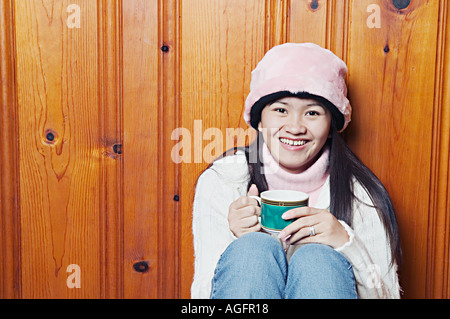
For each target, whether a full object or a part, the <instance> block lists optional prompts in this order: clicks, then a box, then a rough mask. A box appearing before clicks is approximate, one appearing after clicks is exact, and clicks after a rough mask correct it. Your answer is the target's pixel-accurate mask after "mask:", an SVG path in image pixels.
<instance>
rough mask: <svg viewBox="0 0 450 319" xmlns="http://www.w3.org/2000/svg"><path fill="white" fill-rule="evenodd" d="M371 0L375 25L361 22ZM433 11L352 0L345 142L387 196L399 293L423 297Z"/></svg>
mask: <svg viewBox="0 0 450 319" xmlns="http://www.w3.org/2000/svg"><path fill="white" fill-rule="evenodd" d="M370 4H376V5H378V6H379V8H380V12H381V16H380V17H381V28H379V29H377V28H372V29H371V28H369V27H368V25H367V23H366V21H367V19H368V17H369V15H370V13H367V8H368V6H369V5H370ZM438 9H439V2H437V1H414V2H411V4H410V5H409V7H407V8H406V9H402V10H398V9H397V8H395V7H394V5H393V2H391V1H372V0H370V1H365V0H364V1H352V4H351V16H350V21H351V25H350V29H349V32H350V33H349V39H350V42H349V46H348V47H349V52H348V64H349V70H350V72H349V76H348V79H349V88H350V89H349V95H350V100H351V101H352V104H353V108H354V116H353V121H352V123H351V125H350V127H349V130H348V137H349V143H350V145H351V147H352V148H353V149H354V150H355V152H356V153H357V154H358V155H359V157H360V158H361V159H362V160H363V162H364V163H366V164H367V165H368V166H369V167H370V168H371V169H372V170H373V171H374V172H375V174H376V175H377V176H378V177H379V178H380V179H381V181H382V182H383V183H384V185H385V186H386V188H387V190H388V192H389V194H390V195H391V197H392V199H393V202H394V206H395V208H396V211H397V218H398V222H399V227H400V235H401V238H402V244H403V245H402V246H403V251H404V263H403V265H404V266H403V267H402V268H401V283H402V286H403V288H404V290H405V296H404V297H406V298H423V297H425V279H426V260H427V227H428V213H429V202H430V194H429V187H430V176H429V173H430V169H431V163H430V159H431V141H432V130H433V96H434V89H435V86H434V82H435V81H434V80H435V73H434V69H435V66H436V39H437V24H438V19H437V17H438ZM368 79H370V81H369V80H368Z"/></svg>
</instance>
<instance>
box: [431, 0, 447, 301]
mask: <svg viewBox="0 0 450 319" xmlns="http://www.w3.org/2000/svg"><path fill="white" fill-rule="evenodd" d="M439 22H440V23H439V30H438V47H437V61H436V88H435V105H434V117H433V140H432V158H431V161H432V169H431V187H430V195H431V198H430V209H429V211H430V216H429V217H430V222H429V230H428V234H429V235H428V236H429V239H428V259H427V262H428V263H427V290H426V294H427V298H449V296H450V267H449V266H450V265H449V258H450V237H449V232H450V219H449V218H448V212H449V211H450V203H449V199H450V187H449V185H450V183H449V182H450V175H449V153H450V76H449V72H448V71H449V70H450V6H449V5H448V2H447V1H441V2H440V10H439Z"/></svg>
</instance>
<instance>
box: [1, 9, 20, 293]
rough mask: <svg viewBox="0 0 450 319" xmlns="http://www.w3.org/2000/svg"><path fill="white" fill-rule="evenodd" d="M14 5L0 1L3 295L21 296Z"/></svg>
mask: <svg viewBox="0 0 450 319" xmlns="http://www.w3.org/2000/svg"><path fill="white" fill-rule="evenodd" d="M13 15H14V4H13V2H12V1H11V0H2V1H0V78H1V90H0V176H1V178H0V227H1V229H0V298H1V299H5V298H20V297H21V286H22V284H21V277H20V275H21V272H20V214H19V172H18V153H19V152H18V145H17V129H18V128H17V112H16V111H17V101H16V86H15V83H16V81H15V59H14V57H15V51H14V47H15V45H14V16H13Z"/></svg>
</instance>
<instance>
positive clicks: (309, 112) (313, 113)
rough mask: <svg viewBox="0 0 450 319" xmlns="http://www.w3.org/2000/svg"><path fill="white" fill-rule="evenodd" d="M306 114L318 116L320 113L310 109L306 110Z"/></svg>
mask: <svg viewBox="0 0 450 319" xmlns="http://www.w3.org/2000/svg"><path fill="white" fill-rule="evenodd" d="M306 115H309V116H317V115H320V113H319V112H317V111H308V112H306Z"/></svg>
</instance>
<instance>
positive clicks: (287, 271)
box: [211, 233, 358, 299]
mask: <svg viewBox="0 0 450 319" xmlns="http://www.w3.org/2000/svg"><path fill="white" fill-rule="evenodd" d="M211 298H213V299H357V298H358V294H357V292H356V283H355V277H354V275H353V269H352V266H351V264H350V263H349V262H348V261H347V259H345V257H344V256H342V255H341V254H340V253H338V252H337V251H335V250H334V249H333V248H331V247H329V246H327V245H321V244H307V245H304V246H302V247H300V248H298V249H297V250H296V251H295V253H294V254H293V255H292V257H291V259H290V260H289V263H288V262H287V259H286V255H285V253H284V250H283V247H282V246H281V244H280V243H279V242H278V241H277V240H276V239H274V238H273V237H272V236H270V235H267V234H263V233H250V234H246V235H244V236H242V237H240V238H239V239H237V240H235V241H234V242H233V243H231V244H230V245H229V246H228V248H227V249H226V250H225V252H224V253H223V254H222V256H221V257H220V260H219V262H218V264H217V267H216V270H215V273H214V278H213V280H212V289H211Z"/></svg>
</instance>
